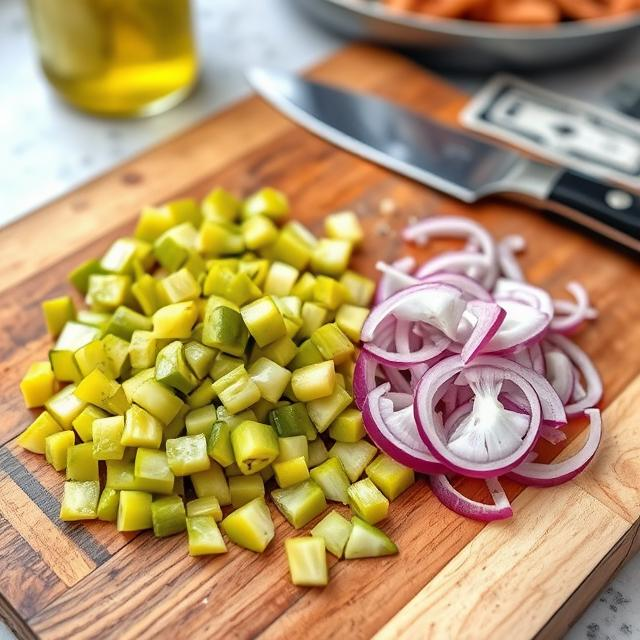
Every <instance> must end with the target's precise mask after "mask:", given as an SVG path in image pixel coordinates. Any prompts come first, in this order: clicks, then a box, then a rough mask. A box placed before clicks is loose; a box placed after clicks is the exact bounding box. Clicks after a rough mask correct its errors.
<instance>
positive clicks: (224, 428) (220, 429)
mask: <svg viewBox="0 0 640 640" xmlns="http://www.w3.org/2000/svg"><path fill="white" fill-rule="evenodd" d="M207 452H208V453H209V456H210V457H211V458H213V459H214V460H215V461H216V462H217V463H218V464H220V465H222V466H223V467H228V466H229V465H230V464H232V463H233V462H234V460H235V456H234V454H233V447H232V446H231V430H230V429H229V425H228V424H227V423H226V422H222V421H218V422H215V423H214V424H213V426H212V428H211V433H210V435H209V439H208V441H207Z"/></svg>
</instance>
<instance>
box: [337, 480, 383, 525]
mask: <svg viewBox="0 0 640 640" xmlns="http://www.w3.org/2000/svg"><path fill="white" fill-rule="evenodd" d="M347 493H348V495H349V505H350V506H351V509H352V511H353V512H354V513H355V515H357V516H359V517H360V518H362V519H363V520H366V521H367V522H368V523H369V524H375V523H376V522H379V521H380V520H383V519H384V518H386V517H387V513H388V512H389V500H387V498H386V497H385V496H384V495H383V494H382V492H381V491H380V490H379V489H378V487H376V485H375V484H373V482H371V480H370V479H369V478H365V479H364V480H358V482H354V483H353V484H352V485H351V486H350V487H349V488H348V489H347Z"/></svg>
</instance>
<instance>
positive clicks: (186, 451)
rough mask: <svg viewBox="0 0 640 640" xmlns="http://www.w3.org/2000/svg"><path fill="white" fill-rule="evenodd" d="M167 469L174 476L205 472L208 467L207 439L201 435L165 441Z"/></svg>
mask: <svg viewBox="0 0 640 640" xmlns="http://www.w3.org/2000/svg"><path fill="white" fill-rule="evenodd" d="M166 445H167V458H168V460H169V467H170V468H171V471H173V473H174V475H176V476H188V475H191V474H193V473H197V472H198V471H205V470H206V469H208V468H209V466H210V459H209V456H208V455H207V439H206V438H205V437H204V435H203V434H202V433H199V434H198V435H195V436H182V437H181V438H174V439H172V440H167V443H166Z"/></svg>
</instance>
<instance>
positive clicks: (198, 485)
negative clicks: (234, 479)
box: [191, 461, 231, 507]
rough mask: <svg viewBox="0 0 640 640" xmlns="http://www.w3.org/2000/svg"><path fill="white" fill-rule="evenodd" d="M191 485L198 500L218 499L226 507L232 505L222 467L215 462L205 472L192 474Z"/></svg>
mask: <svg viewBox="0 0 640 640" xmlns="http://www.w3.org/2000/svg"><path fill="white" fill-rule="evenodd" d="M191 483H192V484H193V489H194V491H195V492H196V495H197V496H198V498H209V497H211V496H213V497H215V498H217V500H218V502H219V503H220V504H221V505H222V506H223V507H224V506H226V505H228V504H231V493H230V492H229V485H228V484H227V478H226V477H225V475H224V471H223V470H222V467H221V466H220V465H219V464H218V463H216V462H215V461H212V462H211V465H210V467H209V468H208V469H206V470H205V471H198V472H197V473H193V474H191Z"/></svg>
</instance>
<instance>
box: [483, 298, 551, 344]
mask: <svg viewBox="0 0 640 640" xmlns="http://www.w3.org/2000/svg"><path fill="white" fill-rule="evenodd" d="M498 304H499V305H500V306H501V307H502V308H503V309H504V310H505V312H506V317H505V318H504V320H503V322H502V324H501V325H500V328H499V329H498V332H497V333H496V334H495V335H494V336H493V338H491V340H490V341H489V343H488V344H487V345H485V347H484V348H483V352H484V353H496V354H505V353H511V352H513V351H514V350H515V349H519V348H521V347H522V346H526V345H529V344H532V343H534V342H535V341H537V340H540V339H541V338H542V337H543V336H544V334H545V333H546V331H547V328H548V327H549V321H550V319H551V318H550V316H548V315H547V314H546V313H544V312H542V311H540V310H539V309H535V308H534V307H532V306H529V305H528V304H523V303H522V302H517V301H515V300H499V301H498Z"/></svg>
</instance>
